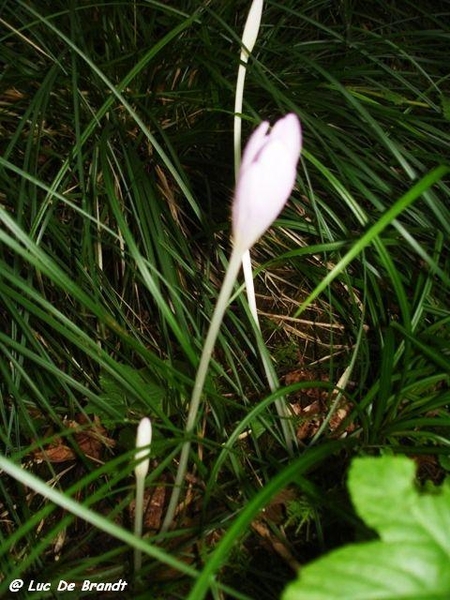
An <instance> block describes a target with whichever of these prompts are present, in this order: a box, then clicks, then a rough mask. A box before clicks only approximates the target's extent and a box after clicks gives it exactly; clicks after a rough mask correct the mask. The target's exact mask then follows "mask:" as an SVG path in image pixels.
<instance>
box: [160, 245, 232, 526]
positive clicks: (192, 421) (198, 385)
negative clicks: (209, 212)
mask: <svg viewBox="0 0 450 600" xmlns="http://www.w3.org/2000/svg"><path fill="white" fill-rule="evenodd" d="M241 261H242V251H240V250H239V249H236V248H233V250H232V252H231V256H230V262H229V264H228V268H227V271H226V274H225V279H224V280H223V283H222V289H221V290H220V294H219V297H218V299H217V303H216V307H215V309H214V313H213V316H212V319H211V323H210V325H209V329H208V334H207V336H206V340H205V344H204V346H203V352H202V356H201V358H200V363H199V365H198V369H197V375H196V378H195V383H194V388H193V390H192V397H191V402H190V406H189V412H188V417H187V421H186V427H185V433H186V437H187V438H188V439H187V440H185V441H184V442H183V447H182V449H181V455H180V462H179V464H178V470H177V474H176V477H175V483H174V488H173V490H172V495H171V497H170V501H169V506H168V508H167V512H166V516H165V518H164V522H163V524H162V527H161V531H162V532H165V531H167V530H168V529H169V527H170V525H171V524H172V521H173V518H174V516H175V511H176V508H177V505H178V500H179V497H180V493H181V488H182V485H183V481H184V478H185V476H186V471H187V465H188V459H189V452H190V449H191V439H190V438H191V436H192V433H193V431H194V428H195V425H196V421H197V414H198V409H199V406H200V400H201V396H202V392H203V387H204V384H205V379H206V374H207V372H208V366H209V362H210V360H211V355H212V351H213V349H214V344H215V343H216V339H217V335H218V333H219V329H220V324H221V323H222V320H223V316H224V314H225V311H226V309H227V306H228V301H229V299H230V296H231V294H232V292H233V286H234V282H235V281H236V277H237V275H238V273H239V269H240V267H241Z"/></svg>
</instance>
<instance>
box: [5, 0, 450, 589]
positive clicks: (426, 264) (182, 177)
mask: <svg viewBox="0 0 450 600" xmlns="http://www.w3.org/2000/svg"><path fill="white" fill-rule="evenodd" d="M297 4H298V3H295V2H293V1H292V2H291V1H289V2H284V3H283V5H280V4H277V3H274V2H270V1H267V2H266V3H265V5H264V11H263V18H262V26H261V32H260V36H259V38H258V44H257V46H256V47H255V51H254V53H253V55H252V57H250V60H249V64H248V73H247V83H246V95H245V99H244V110H243V112H244V121H243V130H244V134H243V135H244V137H247V135H248V133H249V132H250V131H251V130H252V129H253V127H254V124H255V123H256V122H258V121H259V120H260V119H269V120H270V121H273V120H274V119H275V118H276V117H278V116H279V115H280V114H282V113H287V112H291V111H294V112H296V113H298V114H299V115H300V117H301V120H302V125H303V130H304V135H305V140H304V152H303V158H302V164H301V168H300V172H299V175H300V177H299V182H298V188H297V189H296V190H295V191H294V193H293V196H292V199H291V201H290V203H289V205H288V207H287V208H286V209H285V211H284V212H283V214H282V216H281V218H280V219H279V220H278V222H277V224H276V226H275V227H274V228H273V229H272V230H271V231H270V233H269V234H268V235H267V236H266V237H265V238H264V241H263V242H262V243H261V244H260V245H259V246H258V248H257V251H256V252H255V253H254V254H253V260H254V261H255V265H256V272H257V276H256V280H255V284H256V290H257V293H258V294H259V306H260V307H261V308H260V310H261V311H262V312H264V313H266V315H260V316H262V317H263V320H262V329H263V335H264V338H265V339H266V340H267V343H268V346H269V348H272V354H273V356H277V355H280V356H281V355H282V354H283V353H282V350H283V348H284V347H285V346H288V347H292V345H293V343H294V345H295V346H296V347H297V350H296V352H294V353H292V352H291V353H289V356H291V357H292V358H291V362H289V361H287V362H286V360H284V362H283V371H282V372H281V373H279V375H280V376H281V381H282V382H283V381H285V380H283V379H282V377H283V376H285V375H290V377H288V378H287V381H289V382H291V383H290V384H289V385H288V386H285V385H283V386H282V388H281V389H280V390H279V391H277V392H275V393H272V394H269V393H268V391H267V389H266V383H265V379H264V377H263V374H262V373H261V367H260V362H259V358H258V352H257V350H256V349H255V343H254V337H253V335H252V334H250V333H249V332H251V329H250V327H249V323H250V320H249V318H250V316H249V313H248V309H247V305H246V302H245V299H244V298H243V296H242V294H239V295H236V296H235V298H234V299H233V302H232V304H231V306H230V309H229V311H228V312H227V315H226V318H225V322H224V326H223V328H222V329H221V334H220V336H219V343H218V347H217V350H216V352H215V355H214V360H213V363H212V367H211V370H210V372H209V376H208V379H207V382H206V392H205V393H206V398H207V402H206V403H205V405H204V406H205V408H204V410H203V412H202V414H201V415H200V418H199V426H200V430H201V432H202V436H201V439H198V440H193V444H192V448H191V454H190V464H191V465H193V466H192V469H191V471H190V473H189V480H188V482H187V487H186V496H185V498H184V503H183V504H181V505H180V506H179V507H178V512H177V525H176V529H175V530H174V531H172V532H170V534H167V535H164V536H163V535H159V534H158V527H156V530H155V531H152V537H151V542H150V541H149V540H148V539H145V533H146V532H147V533H148V532H149V531H150V529H151V528H150V527H147V529H145V527H144V540H142V541H139V540H137V538H135V537H134V536H132V535H131V534H128V535H127V533H128V532H127V518H128V517H127V514H128V507H129V504H130V501H131V498H132V495H133V478H132V469H133V466H132V457H133V455H134V448H133V444H134V431H135V424H136V422H137V421H138V420H139V418H140V417H141V416H142V415H144V414H148V415H150V416H151V418H152V423H153V425H154V440H153V444H152V449H153V454H152V460H154V464H153V465H152V469H151V474H150V475H149V476H148V478H147V486H148V487H149V488H150V489H152V490H153V492H154V493H155V494H156V496H155V497H156V498H159V500H158V502H157V501H156V500H154V501H153V504H152V506H153V508H154V509H155V507H156V506H158V505H159V504H158V503H159V502H162V505H163V507H164V498H167V497H168V493H169V491H170V487H171V484H172V482H173V476H174V473H175V470H176V464H175V461H174V459H175V457H177V456H178V455H179V451H180V447H181V445H182V443H183V441H184V434H183V429H184V417H185V415H186V412H187V406H186V403H187V398H189V396H190V392H191V388H192V385H193V379H194V375H195V370H196V367H197V364H198V359H199V356H200V354H201V344H202V340H203V339H204V335H205V332H206V329H207V327H208V323H209V319H210V316H211V314H212V309H213V305H214V303H215V299H216V297H217V294H218V290H219V282H220V281H221V279H222V273H223V271H224V269H225V266H226V263H227V257H228V256H229V245H228V244H229V242H228V240H229V224H228V215H229V205H230V200H231V190H232V188H233V184H234V181H233V177H234V175H233V151H232V127H233V114H232V113H233V103H234V85H235V78H236V71H237V65H238V58H239V49H240V45H239V37H240V33H241V31H242V27H243V23H244V20H245V18H246V14H247V11H248V3H244V2H242V3H241V2H240V3H237V4H233V5H231V4H230V3H223V6H217V7H216V6H212V5H210V4H209V3H206V2H205V3H198V2H192V3H189V2H188V3H185V4H184V10H179V9H175V8H173V7H171V6H169V5H167V4H166V3H164V4H162V3H158V2H148V3H146V4H145V5H144V4H139V3H128V2H127V3H123V4H120V3H119V4H117V3H116V4H114V5H103V4H102V5H95V4H89V5H84V4H83V5H81V4H78V3H74V4H72V5H71V6H70V7H67V3H63V2H56V3H55V2H53V3H51V6H48V7H43V6H42V3H33V2H31V3H30V2H22V1H21V0H14V2H13V1H9V0H8V1H6V2H4V3H3V10H2V14H1V33H0V35H1V40H0V41H1V48H2V50H1V55H2V58H3V61H4V63H5V65H6V67H5V68H4V70H3V75H2V81H1V83H0V111H1V117H2V118H1V124H0V128H1V138H2V142H1V144H2V152H1V157H0V219H1V221H2V228H1V230H0V244H1V245H0V261H1V265H0V272H1V278H0V297H1V305H0V319H1V328H0V369H1V383H0V392H1V399H2V402H1V408H0V438H1V440H2V446H3V447H4V452H3V453H2V457H1V468H2V469H4V470H5V473H7V474H8V476H6V477H3V478H2V480H1V482H0V486H1V488H2V493H1V496H2V499H1V502H2V515H4V517H2V518H3V520H2V526H1V527H0V536H1V542H2V544H1V551H0V572H2V573H4V574H5V575H4V579H3V580H2V581H1V582H0V593H4V592H5V590H6V589H7V585H8V583H9V581H10V579H12V578H14V577H20V576H23V577H25V578H26V577H30V576H32V575H33V573H37V572H39V573H45V574H46V576H47V575H48V579H49V580H54V581H56V580H57V579H58V578H59V577H64V579H66V580H73V581H78V580H82V579H84V578H85V576H86V573H88V572H89V573H91V572H93V571H95V573H96V575H97V576H98V577H99V579H101V578H102V577H103V578H106V577H109V578H113V577H115V576H116V575H117V576H119V573H120V574H123V575H124V576H127V577H130V578H131V577H132V576H131V562H130V556H129V554H130V548H131V547H135V548H136V547H138V546H139V547H140V548H141V549H142V551H143V556H144V560H143V564H142V569H141V571H140V576H141V578H142V579H143V580H144V581H145V578H146V577H147V578H148V579H149V581H151V582H152V586H153V587H154V589H155V590H156V589H157V590H158V593H159V594H160V595H161V597H164V595H166V596H167V595H169V594H175V595H176V594H177V593H178V595H180V594H181V595H182V596H183V597H188V596H189V594H190V597H192V598H194V597H195V598H196V600H197V599H198V598H200V597H203V596H204V595H205V594H206V593H207V590H208V589H210V588H211V589H212V594H213V595H215V596H217V597H219V595H220V594H221V593H226V594H227V595H229V596H230V597H236V598H238V597H243V593H241V592H240V590H239V581H236V580H232V578H231V577H230V578H228V575H229V574H230V573H232V571H233V566H232V565H230V566H229V568H227V560H228V558H227V557H228V556H231V555H230V554H229V553H230V549H232V548H234V549H235V550H236V549H238V547H239V544H241V543H247V544H249V543H250V542H251V538H249V537H246V536H247V534H248V533H249V532H250V530H251V527H252V524H253V525H254V524H255V520H256V518H257V516H258V514H259V513H260V511H261V510H262V509H263V508H264V507H267V506H268V505H270V502H271V499H272V498H273V497H276V495H277V494H279V493H280V492H281V491H282V490H284V489H286V488H290V487H291V486H293V487H292V490H293V491H291V492H290V493H291V494H293V495H291V496H290V497H291V500H292V501H293V502H295V500H296V498H297V496H296V494H297V492H296V490H297V488H299V490H298V498H302V499H310V500H311V501H312V502H314V505H315V506H316V515H315V519H316V520H315V522H314V523H313V524H311V527H313V530H312V531H310V534H309V535H310V537H309V539H308V541H307V542H306V541H305V540H304V539H303V538H302V535H303V534H302V532H301V531H300V533H299V534H295V531H294V530H295V527H292V528H290V527H289V526H288V528H287V530H286V535H287V541H286V545H287V547H288V548H290V552H291V554H292V553H294V554H295V556H296V558H297V559H299V560H300V561H305V560H307V559H308V557H310V556H313V555H314V556H316V555H317V554H320V553H322V552H324V551H326V550H327V549H329V548H330V547H331V546H333V545H336V544H337V543H344V542H347V541H349V539H351V538H352V536H353V531H354V527H355V526H356V525H355V521H354V520H353V518H352V516H351V515H349V510H348V509H349V507H348V504H346V501H345V498H344V497H343V496H342V475H343V472H344V471H345V469H346V466H347V464H348V460H349V459H350V457H351V456H353V455H354V454H356V453H366V452H378V451H383V450H386V451H388V452H403V453H407V454H411V455H414V456H415V457H416V460H418V462H419V463H420V465H421V467H422V471H421V472H422V475H423V474H425V473H428V476H432V477H433V478H435V479H439V478H440V477H442V476H443V475H444V474H445V469H447V468H448V465H447V466H446V462H445V457H446V455H447V454H448V427H449V423H448V410H447V404H448V401H447V387H448V367H447V364H446V362H447V361H446V354H447V352H448V339H449V335H448V302H447V298H448V288H449V278H448V275H447V274H448V270H449V269H448V267H449V265H448V256H450V253H449V251H448V250H449V249H448V239H449V232H450V215H449V212H448V209H447V207H446V199H447V198H448V195H449V184H448V175H446V174H445V171H444V170H441V171H439V170H438V171H436V170H434V169H436V167H438V165H440V164H441V163H446V162H447V163H448V156H449V137H448V128H449V116H448V112H449V111H448V104H449V98H450V89H449V82H448V74H447V71H448V69H447V62H448V61H447V54H448V42H449V37H450V31H449V29H448V27H447V25H446V23H448V22H449V19H448V17H449V14H448V8H447V6H446V3H438V4H437V5H436V8H435V10H434V11H433V14H432V15H431V14H429V10H428V8H427V7H426V6H425V4H423V6H422V5H421V3H418V4H417V3H416V4H415V5H414V6H413V5H411V4H408V3H406V4H404V3H403V4H401V5H398V6H395V7H392V6H391V5H389V6H387V5H386V4H385V3H381V4H380V3H377V4H376V5H371V6H370V7H368V8H365V9H364V11H363V10H362V9H360V8H358V7H357V6H353V5H350V4H349V3H341V4H339V5H337V4H336V5H335V6H333V8H332V9H330V7H328V6H324V5H323V3H320V2H310V3H307V4H306V5H305V6H304V7H301V8H299V7H298V6H297ZM430 173H431V175H430ZM419 182H421V183H419ZM418 185H419V187H417V186H418ZM415 186H416V187H415ZM420 186H421V187H420ZM411 190H413V191H411ZM393 210H394V211H396V212H395V214H394V212H392V211H393ZM366 242H367V243H366ZM349 258H350V260H349ZM330 273H331V274H332V276H331V275H330ZM323 282H326V285H324V284H323ZM307 299H308V300H307ZM305 300H307V302H306V304H305ZM299 307H301V311H299ZM265 319H270V323H269V322H268V321H265ZM302 370H303V371H306V372H307V373H308V376H307V377H305V376H302V375H299V374H297V375H293V373H296V372H300V371H302ZM343 374H347V379H346V381H344V380H343V379H342V376H343ZM343 381H344V383H345V385H344V384H343V383H342V382H343ZM338 382H341V385H340V394H341V396H342V400H343V401H344V405H345V411H344V414H342V415H341V416H342V419H341V420H340V422H339V421H336V416H338V415H339V414H340V413H339V412H338V411H339V410H341V409H342V405H340V404H339V403H337V402H336V398H337V397H336V394H337V391H336V384H337V383H338ZM283 396H284V397H287V398H288V399H291V401H292V404H293V408H294V409H295V410H296V412H297V416H296V418H295V420H294V425H295V427H296V428H297V429H302V431H305V427H304V424H305V422H307V423H308V427H310V430H309V431H310V437H304V438H302V439H301V444H300V445H301V446H302V447H303V448H301V449H300V451H299V454H298V456H294V458H292V459H290V458H289V454H288V452H287V449H286V445H285V442H284V438H283V435H282V431H281V430H280V427H279V422H278V420H277V419H276V416H275V414H274V411H273V405H274V403H275V401H276V400H278V399H279V398H281V397H283ZM314 402H316V408H317V412H316V413H315V414H314V416H313V417H311V410H312V409H311V408H310V407H311V406H312V404H313V403H314ZM308 414H309V415H310V416H308ZM95 418H96V419H97V421H96V420H95ZM96 423H97V425H96ZM333 424H334V425H333ZM83 435H84V436H85V437H84V438H83ZM86 436H87V438H88V439H89V440H92V439H93V438H95V439H96V440H97V442H96V443H97V445H94V447H95V450H93V448H94V447H93V446H92V442H91V441H89V443H88V444H87V443H86V441H85V440H86ZM340 436H345V437H341V438H340V439H338V440H330V438H331V437H338V438H339V437H340ZM83 440H84V441H83ZM107 440H111V441H113V442H114V443H113V444H111V443H109V442H108V441H107ZM197 442H198V443H197ZM311 445H312V446H313V447H312V448H310V446H311ZM64 453H65V454H64ZM55 456H56V457H59V458H64V457H65V458H66V459H67V460H65V461H62V462H56V461H55V460H54V459H55ZM19 465H22V468H20V467H19ZM36 477H38V479H36ZM24 486H25V487H24ZM165 490H166V491H167V493H166V492H165ZM285 509H286V507H285V506H283V504H281V517H279V518H280V519H281V521H280V520H277V519H278V517H274V516H273V515H272V517H271V518H270V520H269V521H268V522H266V525H267V526H268V528H269V530H270V531H272V532H275V533H274V534H273V535H274V536H275V537H270V536H269V537H268V538H267V539H266V540H265V544H263V546H264V548H265V550H264V552H266V553H267V554H268V555H269V556H271V555H273V554H274V553H275V550H274V548H275V546H276V545H275V543H274V541H275V539H278V540H279V539H282V532H283V525H284V524H283V517H282V515H283V512H285V513H286V515H287V514H289V513H288V511H287V510H285ZM155 510H156V509H155ZM75 515H76V517H75ZM345 515H347V516H345ZM338 516H339V520H340V522H341V525H342V527H341V529H340V539H339V540H336V538H335V537H333V526H334V525H335V523H336V521H337V520H338ZM286 518H287V517H286ZM81 523H84V524H83V525H81ZM86 523H87V524H89V525H87V524H86ZM156 525H157V524H156ZM98 531H104V532H105V534H104V537H103V538H102V544H103V545H102V546H101V547H99V545H97V546H95V544H94V540H96V541H98V539H97V536H98ZM253 531H255V529H253ZM117 540H118V541H117ZM75 542H76V544H75ZM75 547H79V548H85V549H87V550H88V552H85V553H83V554H82V556H81V557H80V555H77V554H76V552H75V550H74V548H75ZM249 549H250V550H254V549H255V546H250V547H249ZM94 550H95V551H94ZM181 554H182V555H183V556H184V558H185V562H183V561H181V560H179V558H180V555H181ZM147 556H148V557H149V558H148V560H146V557H147ZM55 557H58V561H57V562H55ZM186 557H187V561H186ZM189 562H190V563H191V564H187V563H189ZM161 565H168V566H170V568H172V569H174V571H172V572H170V573H171V574H172V575H173V573H174V572H176V573H177V574H179V575H180V577H181V579H177V578H176V577H171V576H170V573H168V572H167V571H166V574H169V576H168V577H166V579H165V580H163V579H164V578H162V580H161V581H159V582H156V577H155V571H158V569H159V568H160V566H161ZM164 569H166V567H164ZM62 573H63V574H64V576H63V575H62ZM289 573H290V567H289V566H286V578H288V577H289ZM262 580H264V581H265V579H264V573H262V572H254V573H253V572H252V573H251V578H250V582H251V581H254V582H255V583H254V587H253V588H251V589H248V588H247V590H246V592H245V593H246V594H249V596H250V597H251V596H252V595H253V596H254V594H253V591H252V590H256V589H257V586H258V585H259V583H258V582H259V581H262ZM225 581H226V582H227V583H226V584H225V583H224V582H225ZM284 583H285V582H282V581H267V586H266V588H265V589H266V592H264V593H267V594H268V597H269V596H270V597H274V596H276V594H277V593H278V591H279V590H281V589H283V587H284ZM250 585H251V584H250ZM227 586H228V587H227ZM230 588H234V591H233V590H232V589H230ZM224 590H225V591H224ZM136 593H139V592H138V591H137V592H136ZM258 593H259V592H258Z"/></svg>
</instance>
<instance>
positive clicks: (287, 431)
mask: <svg viewBox="0 0 450 600" xmlns="http://www.w3.org/2000/svg"><path fill="white" fill-rule="evenodd" d="M248 57H249V55H248V53H247V52H246V51H245V50H243V51H242V52H241V57H240V58H241V62H240V64H239V69H238V76H237V81H236V95H235V99H234V173H235V178H236V180H237V176H238V173H239V167H240V163H241V137H242V105H243V98H244V87H245V76H246V74H247V62H248ZM242 267H243V271H244V280H245V288H246V293H247V302H248V306H249V308H250V314H251V315H252V317H253V320H254V322H255V325H256V327H257V328H258V330H259V331H261V326H260V324H259V317H258V310H257V307H256V294H255V286H254V284H253V269H252V261H251V258H250V250H246V251H245V252H244V254H243V255H242ZM260 354H261V360H262V363H263V368H264V372H265V374H266V378H267V381H268V383H269V387H270V391H271V392H274V391H275V390H277V389H278V387H279V384H278V379H277V376H276V374H275V371H274V369H273V366H272V363H271V362H270V357H269V356H268V353H267V352H260ZM275 408H276V410H277V414H278V416H279V417H280V419H281V428H282V430H283V435H284V439H285V441H286V445H287V448H288V451H289V453H290V454H292V453H293V447H294V444H295V434H294V430H293V427H292V423H290V421H289V417H290V414H289V411H288V409H287V407H286V402H285V400H284V398H278V399H277V400H276V402H275Z"/></svg>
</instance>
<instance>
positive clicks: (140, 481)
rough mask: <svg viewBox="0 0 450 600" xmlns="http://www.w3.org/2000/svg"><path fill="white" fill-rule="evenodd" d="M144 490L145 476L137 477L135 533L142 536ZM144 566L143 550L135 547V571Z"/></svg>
mask: <svg viewBox="0 0 450 600" xmlns="http://www.w3.org/2000/svg"><path fill="white" fill-rule="evenodd" d="M144 490H145V477H136V505H135V511H134V535H135V536H136V537H138V538H141V537H142V521H143V517H144ZM141 566H142V551H141V549H140V548H135V549H134V572H135V573H137V572H138V571H139V570H140V568H141Z"/></svg>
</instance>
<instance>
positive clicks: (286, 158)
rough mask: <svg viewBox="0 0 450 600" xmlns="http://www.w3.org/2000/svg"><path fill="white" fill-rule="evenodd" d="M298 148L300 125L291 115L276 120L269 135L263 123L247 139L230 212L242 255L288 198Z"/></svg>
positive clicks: (300, 144)
mask: <svg viewBox="0 0 450 600" xmlns="http://www.w3.org/2000/svg"><path fill="white" fill-rule="evenodd" d="M301 146H302V131H301V126H300V121H299V119H298V117H297V115H295V114H294V113H290V114H288V115H286V116H285V117H283V118H282V119H279V120H278V121H277V122H276V123H275V125H274V126H273V127H272V129H271V130H270V131H269V123H268V122H267V121H264V122H263V123H261V124H260V125H259V127H257V129H256V130H255V131H254V132H253V134H252V135H251V136H250V138H249V140H248V142H247V146H246V147H245V150H244V154H243V156H242V163H241V167H240V169H239V175H238V179H237V184H236V191H235V195H234V202H233V209H232V229H233V239H234V244H235V247H236V248H237V249H239V251H242V253H244V252H245V251H246V250H249V249H250V248H251V247H252V246H253V244H254V243H255V242H256V241H257V240H258V239H259V238H260V237H261V236H262V234H263V233H264V232H265V231H266V230H267V229H268V228H269V227H270V226H271V225H272V223H273V222H274V221H275V219H276V218H277V217H278V215H279V214H280V212H281V211H282V209H283V207H284V205H285V204H286V202H287V200H288V198H289V196H290V195H291V192H292V188H293V187H294V183H295V177H296V173H297V162H298V159H299V156H300V151H301Z"/></svg>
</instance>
